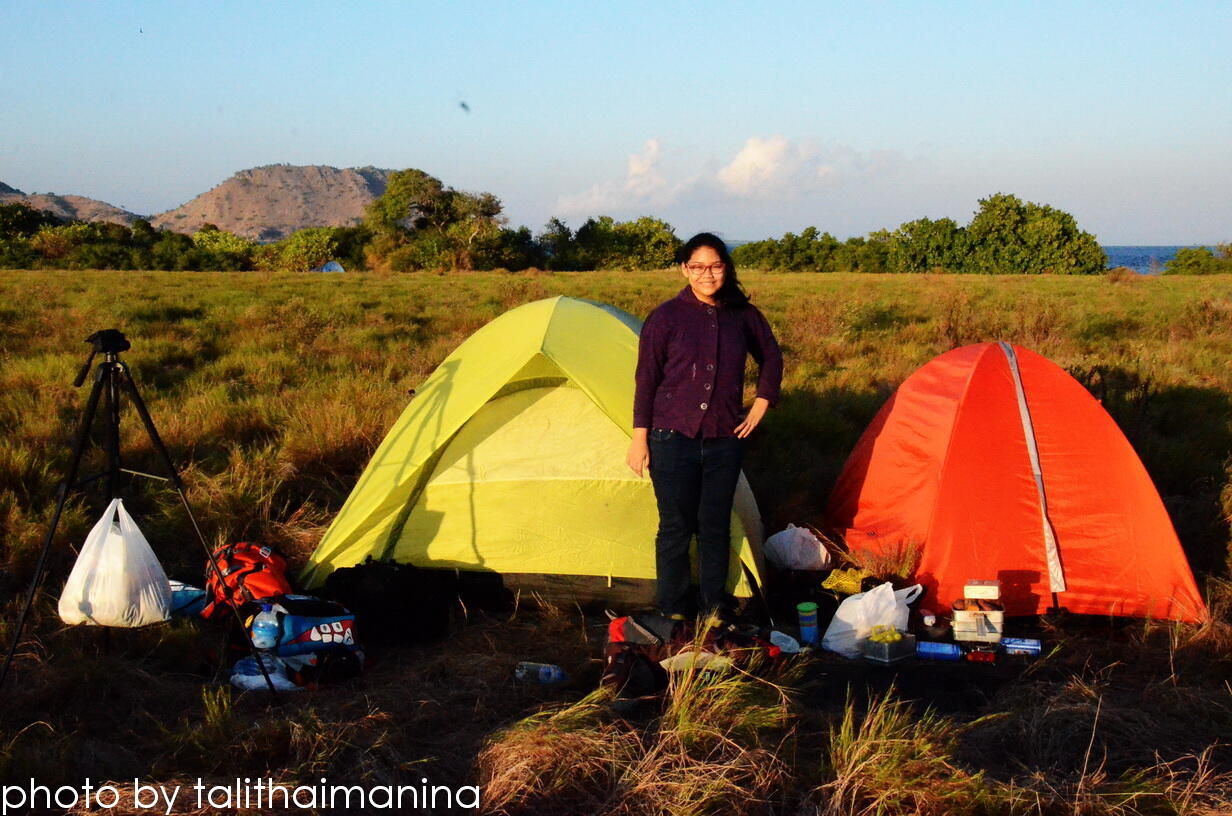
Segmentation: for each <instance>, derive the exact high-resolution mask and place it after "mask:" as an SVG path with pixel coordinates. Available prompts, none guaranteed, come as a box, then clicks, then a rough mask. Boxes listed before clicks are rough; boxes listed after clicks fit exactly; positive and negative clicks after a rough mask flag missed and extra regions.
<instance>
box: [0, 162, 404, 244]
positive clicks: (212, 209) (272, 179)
mask: <svg viewBox="0 0 1232 816" xmlns="http://www.w3.org/2000/svg"><path fill="white" fill-rule="evenodd" d="M392 172H393V171H392V170H385V169H381V168H378V167H348V168H344V169H339V168H337V167H331V166H329V165H321V164H309V165H291V164H269V165H265V166H263V167H253V168H251V169H248V170H241V171H239V172H238V173H236V174H235V175H233V176H231V178H229V179H227V180H226V181H224V182H222V183H221V184H219V185H218V186H216V187H214V188H213V189H212V190H209V191H207V192H204V193H202V194H201V195H199V196H197V197H196V198H194V199H192V200H191V201H189V202H187V203H185V204H182V205H180V206H179V207H176V208H175V209H173V210H168V211H167V212H164V213H160V214H158V215H155V216H150V218H149V220H150V223H151V224H153V225H154V226H155V228H160V229H161V228H166V229H170V230H174V231H176V232H186V233H192V232H196V231H197V230H199V229H201V227H203V226H204V225H206V224H213V225H215V226H216V227H218V228H219V229H222V230H226V231H228V232H234V233H235V234H236V235H242V236H244V237H245V238H250V239H252V240H254V241H277V240H278V239H280V238H285V237H286V236H288V235H290V234H291V233H293V232H295V231H296V230H299V229H303V228H305V227H344V226H349V225H352V224H358V223H360V222H361V221H362V220H363V218H364V208H365V207H366V206H368V203H369V202H370V201H372V200H373V199H375V198H376V197H377V196H379V195H381V194H382V193H384V192H385V185H386V184H387V183H388V181H389V174H390V173H392ZM12 203H20V204H25V205H26V206H29V207H33V208H34V209H36V210H48V211H49V212H51V213H53V214H54V215H57V216H59V217H61V218H65V219H70V220H76V221H113V222H115V223H119V224H132V223H133V222H134V221H136V220H137V219H138V218H142V217H144V216H140V215H137V214H136V213H132V212H129V211H128V210H125V209H121V208H120V207H116V206H114V205H111V204H108V203H107V202H105V201H98V200H96V199H93V198H85V197H83V196H76V195H55V194H53V193H38V194H34V195H28V194H26V193H23V192H22V191H21V190H18V189H16V188H15V187H10V186H9V185H7V184H4V183H3V182H0V204H12Z"/></svg>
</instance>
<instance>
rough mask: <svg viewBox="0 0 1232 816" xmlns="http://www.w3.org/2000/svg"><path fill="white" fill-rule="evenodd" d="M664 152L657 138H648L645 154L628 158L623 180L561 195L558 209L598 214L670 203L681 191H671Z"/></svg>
mask: <svg viewBox="0 0 1232 816" xmlns="http://www.w3.org/2000/svg"><path fill="white" fill-rule="evenodd" d="M662 152H663V151H662V148H661V147H660V145H659V140H658V139H647V140H646V144H645V145H644V146H643V147H642V152H641V153H634V154H633V155H632V156H630V157H629V162H628V167H627V169H626V171H625V177H624V179H623V180H621V181H609V182H604V183H602V184H596V185H595V186H593V187H591V188H590V189H589V190H586V191H584V192H581V193H577V194H574V195H565V196H561V198H560V200H559V201H558V202H557V208H558V209H559V210H560V211H561V212H562V213H564V214H566V215H579V214H580V215H598V214H601V213H605V212H608V211H610V210H615V211H619V210H627V209H630V208H635V207H645V206H650V207H658V206H665V205H667V204H670V203H671V202H672V201H674V200H675V199H676V197H677V195H678V192H679V191H678V190H674V189H673V188H672V185H670V184H669V183H668V181H667V178H666V177H664V175H663V173H662V171H661V170H660V169H659V159H660V158H661V156H662Z"/></svg>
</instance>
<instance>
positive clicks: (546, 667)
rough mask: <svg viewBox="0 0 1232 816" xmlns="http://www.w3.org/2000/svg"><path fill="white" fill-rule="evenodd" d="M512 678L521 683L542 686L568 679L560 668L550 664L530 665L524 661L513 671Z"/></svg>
mask: <svg viewBox="0 0 1232 816" xmlns="http://www.w3.org/2000/svg"><path fill="white" fill-rule="evenodd" d="M513 676H514V677H516V678H518V679H519V680H521V681H523V682H530V683H539V684H541V685H544V686H550V685H553V684H555V683H563V682H565V681H566V680H568V679H569V675H567V674H565V670H564V669H562V668H561V667H560V666H556V665H553V664H551V663H531V662H529V661H526V660H523V661H522V662H521V663H519V664H518V666H517V668H516V669H514V670H513Z"/></svg>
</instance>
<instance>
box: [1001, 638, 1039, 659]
mask: <svg viewBox="0 0 1232 816" xmlns="http://www.w3.org/2000/svg"><path fill="white" fill-rule="evenodd" d="M1001 648H1002V649H1004V650H1005V653H1006V654H1024V655H1037V654H1039V653H1040V642H1039V641H1038V640H1036V639H1035V638H1008V637H1007V638H1001Z"/></svg>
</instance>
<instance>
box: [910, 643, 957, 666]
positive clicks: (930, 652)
mask: <svg viewBox="0 0 1232 816" xmlns="http://www.w3.org/2000/svg"><path fill="white" fill-rule="evenodd" d="M915 656H916V657H918V658H919V659H920V660H948V661H951V662H954V661H958V660H962V656H963V650H962V647H961V646H959V645H958V644H957V643H935V642H933V641H931V640H921V641H919V642H918V643H916V644H915Z"/></svg>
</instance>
